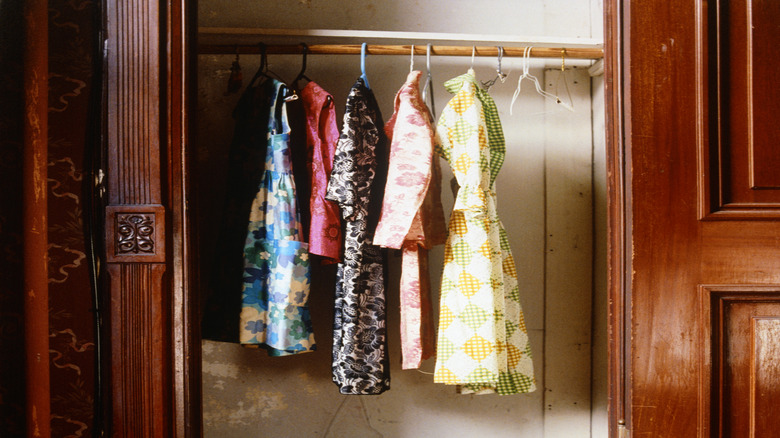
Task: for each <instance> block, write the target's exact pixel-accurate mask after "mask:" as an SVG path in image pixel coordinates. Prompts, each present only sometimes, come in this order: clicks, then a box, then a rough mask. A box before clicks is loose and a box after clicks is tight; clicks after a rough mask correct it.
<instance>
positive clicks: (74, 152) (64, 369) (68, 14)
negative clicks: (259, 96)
mask: <svg viewBox="0 0 780 438" xmlns="http://www.w3.org/2000/svg"><path fill="white" fill-rule="evenodd" d="M22 3H23V2H11V1H9V0H0V29H1V30H0V102H2V106H1V107H0V131H2V135H0V184H1V185H2V187H3V190H2V191H0V206H2V209H1V210H0V260H2V261H0V356H2V357H3V358H6V357H14V358H17V359H18V360H11V361H8V360H3V361H0V436H4V437H5V436H8V437H15V436H23V435H24V424H23V423H24V403H25V401H24V380H23V379H21V376H23V375H24V356H23V354H22V352H23V349H24V345H23V338H24V325H23V313H24V309H23V301H22V294H21V291H22V270H23V266H22V239H21V234H22V229H23V228H22V227H23V224H22V217H21V215H22V211H21V208H20V207H21V202H22V199H21V187H22V175H21V160H22V145H21V135H22V117H21V116H22V107H23V96H22V94H21V84H22V76H21V74H22V57H23V47H24V42H23V41H22V40H21V38H22V37H21V36H22V35H23V34H24V29H23V20H22V10H21V4H22ZM98 6H99V3H98V2H97V1H95V0H50V1H49V163H48V165H49V168H48V172H49V174H48V182H49V184H48V187H49V192H48V211H49V342H50V370H51V371H50V372H51V428H52V429H51V430H52V436H57V437H82V436H84V437H87V436H91V434H92V427H93V409H94V408H93V401H94V392H95V383H94V382H95V364H94V362H95V349H94V347H95V345H94V340H95V333H94V327H93V316H94V315H93V311H92V308H93V307H94V306H93V304H92V299H91V291H90V281H89V270H88V265H87V255H86V253H85V239H84V227H83V220H82V217H83V208H84V202H83V199H82V184H83V182H84V181H83V178H84V172H83V162H84V158H85V154H84V151H85V141H86V137H87V116H88V106H89V105H88V104H89V99H90V92H99V90H100V88H99V86H98V87H96V86H95V84H94V83H93V79H94V78H93V77H92V54H93V52H94V50H93V47H94V43H95V40H94V38H93V37H94V32H95V31H96V30H97V29H96V28H95V23H96V21H95V19H96V18H97V14H99V9H98Z"/></svg>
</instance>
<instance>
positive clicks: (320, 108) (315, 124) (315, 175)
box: [300, 82, 342, 263]
mask: <svg viewBox="0 0 780 438" xmlns="http://www.w3.org/2000/svg"><path fill="white" fill-rule="evenodd" d="M300 95H301V101H302V102H303V106H304V110H305V112H306V138H307V141H306V143H307V145H308V148H307V153H306V170H307V171H308V173H309V180H310V182H311V189H310V192H311V196H310V198H309V212H310V214H309V217H310V221H309V253H310V254H316V255H319V256H321V257H323V262H324V263H336V262H338V261H339V260H340V256H339V253H340V251H341V242H342V234H341V218H340V217H339V207H338V204H336V203H335V202H333V201H331V200H328V199H325V194H326V192H327V189H328V181H329V180H330V174H331V172H332V170H333V157H334V155H335V153H336V144H337V142H338V139H339V130H338V126H337V124H336V108H335V105H334V103H333V96H331V95H330V93H328V92H327V91H325V90H324V89H322V87H320V86H319V85H318V84H317V83H315V82H309V83H307V84H306V86H304V87H303V89H302V90H301V91H300Z"/></svg>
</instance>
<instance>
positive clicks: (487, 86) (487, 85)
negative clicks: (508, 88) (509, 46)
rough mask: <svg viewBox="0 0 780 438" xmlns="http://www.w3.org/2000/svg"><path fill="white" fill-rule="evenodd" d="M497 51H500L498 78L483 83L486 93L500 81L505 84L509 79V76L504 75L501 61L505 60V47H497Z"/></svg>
mask: <svg viewBox="0 0 780 438" xmlns="http://www.w3.org/2000/svg"><path fill="white" fill-rule="evenodd" d="M496 49H498V66H497V67H496V77H495V78H493V79H491V80H489V81H485V82H483V83H482V86H483V87H485V90H486V91H489V90H490V87H492V86H493V85H494V84H495V83H496V81H498V80H500V81H501V83H502V84H503V83H504V81H506V77H507V74H506V73H504V72H503V71H502V69H501V60H502V59H503V58H504V47H503V46H496Z"/></svg>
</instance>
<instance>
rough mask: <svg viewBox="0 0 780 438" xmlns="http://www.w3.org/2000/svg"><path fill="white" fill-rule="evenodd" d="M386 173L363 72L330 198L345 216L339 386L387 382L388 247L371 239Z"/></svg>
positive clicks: (377, 116)
mask: <svg viewBox="0 0 780 438" xmlns="http://www.w3.org/2000/svg"><path fill="white" fill-rule="evenodd" d="M386 179H387V138H386V137H385V133H384V127H383V122H382V115H381V113H380V111H379V106H378V105H377V103H376V99H375V98H374V94H373V92H372V91H371V89H369V88H368V87H366V85H365V83H364V82H363V80H362V79H358V81H357V82H356V83H355V85H354V86H353V87H352V89H351V90H350V93H349V97H347V108H346V112H345V114H344V125H343V128H342V131H341V135H340V137H339V142H338V145H337V146H336V154H335V157H334V161H333V171H332V173H331V176H330V181H329V183H328V192H327V196H326V198H327V199H329V200H332V201H335V202H337V203H338V204H339V207H340V209H341V214H342V218H343V219H344V254H343V261H342V262H341V263H339V265H338V270H337V273H336V303H335V304H336V305H335V315H334V327H333V381H334V382H335V383H336V385H338V387H339V390H340V392H341V393H342V394H364V395H365V394H380V393H382V392H384V391H386V390H387V389H389V388H390V367H389V363H388V357H387V327H386V302H385V272H384V270H385V263H384V260H385V256H384V253H385V250H383V249H381V248H379V247H378V246H374V245H373V244H371V240H372V237H373V233H374V230H375V229H376V223H377V221H378V220H379V215H380V210H381V208H382V198H383V196H384V186H385V180H386Z"/></svg>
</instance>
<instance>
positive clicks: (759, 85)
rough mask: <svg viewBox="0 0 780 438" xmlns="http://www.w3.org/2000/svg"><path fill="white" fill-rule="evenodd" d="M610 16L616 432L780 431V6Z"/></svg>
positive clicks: (759, 2) (658, 4)
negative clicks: (779, 119) (779, 54)
mask: <svg viewBox="0 0 780 438" xmlns="http://www.w3.org/2000/svg"><path fill="white" fill-rule="evenodd" d="M608 7H609V8H610V9H611V10H612V12H614V15H612V16H613V17H614V18H615V19H613V20H612V21H611V23H612V25H611V27H610V28H609V30H610V31H611V33H612V35H613V36H614V37H616V38H617V40H616V44H615V45H613V46H612V49H611V50H612V53H613V54H616V55H617V56H616V58H615V59H614V60H613V62H612V64H611V65H610V67H611V68H612V69H613V70H614V71H620V70H619V69H621V68H622V74H619V75H617V76H616V80H617V81H616V83H615V84H614V85H615V87H614V88H612V89H611V90H610V93H611V94H610V96H611V98H612V100H611V102H612V103H613V104H615V105H616V110H615V112H614V113H613V117H612V123H613V125H612V126H613V128H614V131H613V132H614V133H615V134H616V135H615V136H614V137H612V139H613V145H612V147H611V148H610V153H611V157H610V163H611V170H612V173H611V178H612V179H611V182H610V188H611V201H612V204H611V209H610V226H611V232H612V235H611V236H612V237H611V253H610V254H611V256H610V263H611V269H610V272H611V293H612V305H613V307H612V308H611V310H612V313H611V315H612V316H611V327H612V329H613V330H612V340H611V342H612V344H611V346H612V351H611V354H612V360H611V361H610V364H611V378H612V388H611V395H612V397H613V404H612V406H611V408H612V409H611V412H610V418H611V421H612V426H613V428H612V433H613V436H617V435H620V434H622V436H625V435H626V432H629V434H630V436H631V437H673V438H677V437H772V436H780V416H778V415H777V414H776V407H777V406H779V405H780V394H779V393H778V392H779V391H778V388H780V365H778V364H779V363H780V357H778V354H777V353H778V350H780V147H778V146H777V144H776V141H777V139H778V138H780V123H778V122H777V121H776V117H777V114H778V113H780V87H778V86H777V83H778V79H780V68H779V67H780V61H778V58H777V56H776V55H775V54H774V53H773V50H772V49H773V48H774V47H776V45H777V44H778V43H780V3H778V2H776V1H774V0H732V1H726V0H719V1H709V2H707V1H704V0H698V1H694V2H668V1H661V0H653V1H624V2H612V3H611V4H610V5H609V6H608ZM621 110H622V114H623V117H622V118H620V117H619V115H620V114H621Z"/></svg>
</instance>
